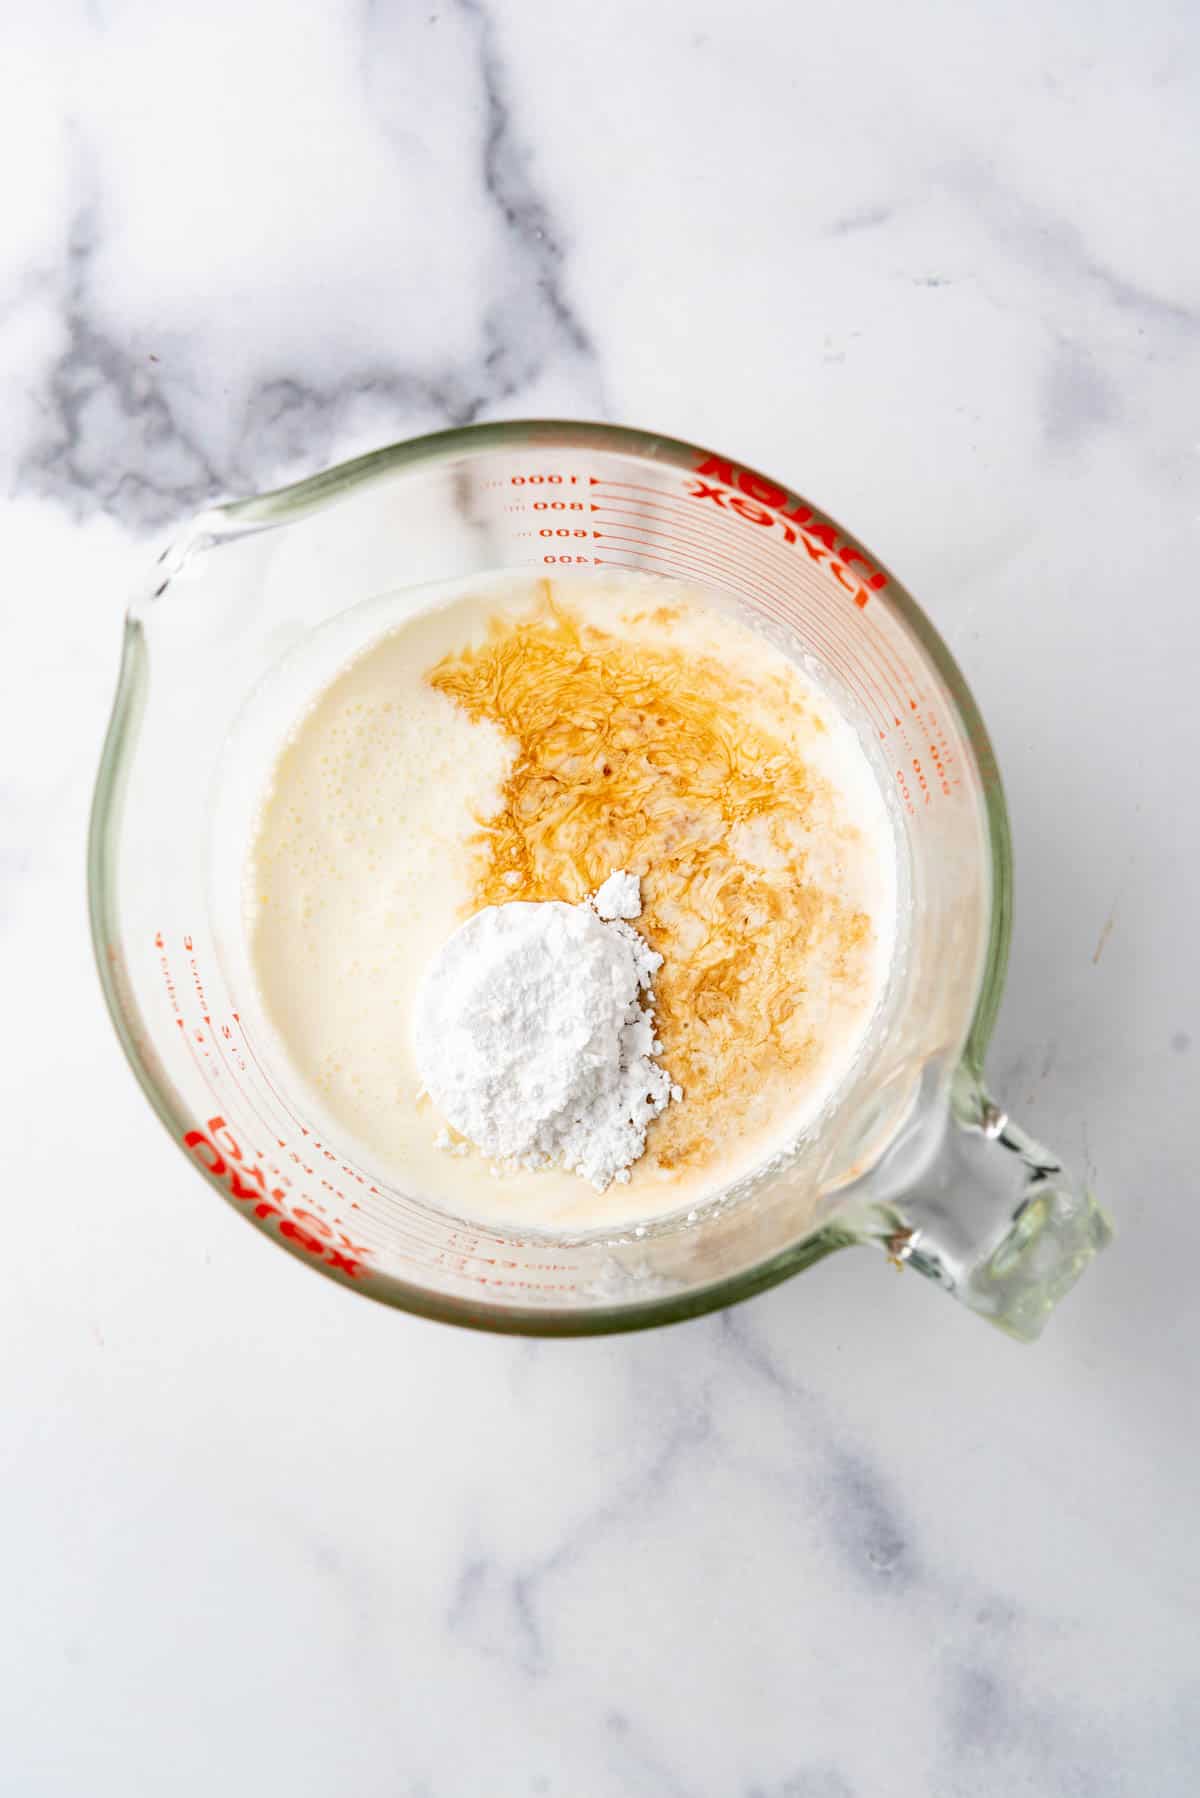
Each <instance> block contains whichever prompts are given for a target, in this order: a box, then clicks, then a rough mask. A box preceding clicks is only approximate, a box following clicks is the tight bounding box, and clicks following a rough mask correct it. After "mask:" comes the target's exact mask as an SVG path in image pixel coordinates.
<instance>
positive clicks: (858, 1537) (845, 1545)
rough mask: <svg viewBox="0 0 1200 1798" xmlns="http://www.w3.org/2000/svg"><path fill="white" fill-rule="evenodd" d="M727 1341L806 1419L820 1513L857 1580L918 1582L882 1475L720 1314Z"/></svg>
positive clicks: (891, 1584)
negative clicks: (819, 1476)
mask: <svg viewBox="0 0 1200 1798" xmlns="http://www.w3.org/2000/svg"><path fill="white" fill-rule="evenodd" d="M721 1322H722V1326H723V1329H724V1332H725V1335H726V1337H727V1339H728V1341H729V1342H730V1343H731V1344H732V1345H733V1346H734V1347H735V1348H736V1350H737V1352H738V1354H739V1355H740V1356H741V1358H742V1360H743V1362H744V1363H745V1365H746V1366H747V1367H748V1368H749V1369H751V1370H752V1371H753V1372H754V1373H755V1374H757V1375H758V1376H759V1377H760V1378H762V1379H764V1380H766V1381H767V1382H768V1383H769V1384H770V1385H772V1386H773V1387H774V1388H775V1390H776V1391H777V1392H779V1393H781V1394H782V1395H783V1396H784V1397H786V1399H787V1401H788V1403H789V1405H790V1406H792V1407H794V1408H795V1409H796V1415H797V1417H800V1418H802V1419H803V1428H804V1431H805V1434H806V1437H807V1438H808V1439H809V1440H810V1441H814V1442H816V1443H817V1444H818V1445H819V1448H820V1450H821V1460H820V1465H821V1468H822V1470H823V1475H824V1477H823V1481H822V1485H823V1491H822V1493H821V1498H822V1500H823V1502H822V1504H821V1506H820V1511H821V1513H823V1515H824V1517H825V1521H826V1527H827V1529H828V1532H829V1534H830V1537H831V1539H832V1541H833V1543H834V1544H835V1546H836V1547H837V1549H838V1551H839V1553H840V1555H841V1558H842V1560H843V1561H844V1562H845V1563H846V1565H847V1566H848V1567H849V1568H850V1569H851V1571H852V1572H854V1573H855V1574H856V1575H857V1576H859V1577H860V1578H861V1577H867V1578H869V1579H870V1580H871V1581H872V1582H874V1583H878V1582H879V1581H880V1580H883V1581H885V1582H886V1584H887V1587H888V1589H889V1590H891V1591H894V1592H897V1593H900V1592H904V1591H907V1590H908V1589H909V1588H910V1587H911V1586H912V1585H913V1584H914V1583H915V1582H916V1581H917V1580H918V1578H919V1577H920V1571H919V1565H918V1560H917V1556H916V1553H915V1550H914V1549H913V1547H912V1543H911V1531H910V1530H909V1529H908V1527H907V1525H906V1524H905V1522H904V1521H903V1520H902V1517H901V1512H900V1507H899V1504H898V1503H897V1501H896V1499H895V1498H894V1497H893V1495H892V1494H891V1493H890V1492H889V1491H888V1489H887V1485H886V1482H885V1481H884V1480H883V1478H882V1477H881V1475H880V1474H879V1472H878V1470H877V1469H876V1468H874V1467H872V1466H871V1464H870V1463H869V1462H868V1461H867V1459H866V1458H865V1457H864V1456H863V1455H862V1454H861V1453H859V1452H858V1451H857V1450H855V1449H851V1448H847V1447H846V1446H845V1445H844V1444H843V1443H841V1442H840V1441H838V1439H837V1438H836V1436H835V1433H834V1431H833V1429H832V1428H831V1427H830V1425H829V1423H828V1421H827V1419H826V1418H825V1417H824V1415H823V1412H822V1410H821V1408H820V1407H819V1405H818V1404H817V1401H816V1399H815V1398H814V1397H813V1395H812V1394H811V1393H809V1392H806V1391H805V1390H804V1388H803V1387H801V1386H799V1385H798V1384H797V1383H796V1382H795V1381H793V1380H792V1379H790V1378H789V1377H788V1375H787V1374H786V1373H784V1371H783V1370H782V1369H781V1368H780V1367H779V1366H778V1365H777V1364H776V1362H775V1360H774V1358H773V1357H772V1356H771V1355H770V1354H769V1353H768V1352H767V1351H766V1349H764V1348H763V1347H762V1345H761V1343H760V1342H759V1341H758V1340H757V1338H756V1337H755V1336H754V1334H753V1333H752V1331H751V1330H750V1329H749V1327H748V1326H747V1325H746V1324H745V1322H744V1321H743V1319H742V1318H741V1317H740V1316H739V1315H738V1314H736V1313H734V1312H725V1313H723V1314H722V1319H721Z"/></svg>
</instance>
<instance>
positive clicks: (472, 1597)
mask: <svg viewBox="0 0 1200 1798" xmlns="http://www.w3.org/2000/svg"><path fill="white" fill-rule="evenodd" d="M710 1431H711V1420H710V1416H709V1410H708V1405H707V1401H706V1400H705V1401H704V1402H703V1403H702V1404H701V1405H700V1407H699V1408H698V1409H697V1410H695V1411H694V1412H693V1414H692V1415H691V1416H688V1417H685V1418H683V1419H682V1420H681V1421H680V1423H679V1424H678V1426H677V1427H676V1428H675V1429H674V1430H672V1431H671V1432H670V1433H669V1434H667V1435H666V1436H665V1437H664V1438H663V1440H662V1441H661V1442H660V1443H659V1445H658V1448H657V1450H656V1452H655V1455H654V1457H653V1459H652V1460H651V1462H650V1464H649V1466H648V1467H647V1468H645V1469H644V1470H643V1471H642V1472H641V1473H640V1474H639V1475H637V1476H636V1477H635V1478H633V1479H632V1480H630V1481H628V1482H626V1483H625V1484H624V1485H623V1486H622V1487H621V1489H620V1490H619V1491H618V1493H617V1494H616V1495H615V1496H614V1497H613V1498H611V1499H609V1500H608V1501H607V1502H605V1503H603V1504H600V1505H598V1506H596V1507H595V1508H594V1509H592V1510H590V1511H587V1512H585V1513H584V1514H583V1515H582V1516H581V1517H580V1518H579V1520H578V1521H577V1522H576V1523H575V1524H574V1526H573V1527H572V1528H571V1529H570V1531H569V1532H568V1533H567V1534H566V1535H565V1536H564V1537H563V1539H562V1541H560V1542H559V1544H558V1545H557V1547H555V1548H553V1549H552V1550H551V1551H550V1552H549V1553H548V1554H545V1555H542V1556H540V1557H539V1558H538V1559H536V1560H534V1561H533V1562H531V1563H530V1564H528V1565H526V1566H524V1567H521V1568H518V1569H517V1570H516V1571H512V1570H508V1569H505V1568H503V1567H501V1566H500V1565H498V1564H497V1562H496V1561H494V1560H492V1559H489V1558H486V1557H481V1556H473V1557H472V1558H470V1559H469V1560H468V1561H467V1563H466V1565H465V1566H464V1569H463V1571H462V1573H461V1574H460V1576H459V1578H458V1581H457V1583H456V1586H455V1589H454V1593H453V1596H452V1598H451V1602H450V1606H449V1609H448V1612H447V1618H446V1621H447V1627H448V1628H450V1629H452V1630H456V1631H458V1632H460V1633H463V1634H466V1635H468V1636H469V1637H470V1639H471V1640H472V1642H473V1645H474V1646H475V1647H476V1649H477V1650H479V1651H481V1652H483V1653H485V1654H486V1655H488V1656H489V1658H494V1659H499V1660H504V1661H507V1662H509V1663H511V1664H514V1665H516V1666H517V1667H518V1668H519V1669H520V1670H521V1671H522V1672H523V1673H525V1674H526V1675H528V1676H529V1677H537V1676H540V1675H541V1674H543V1673H545V1672H546V1671H547V1670H548V1668H549V1667H550V1665H551V1662H552V1656H551V1655H550V1653H549V1652H548V1648H547V1643H546V1640H545V1633H544V1628H543V1623H542V1616H541V1605H542V1594H543V1589H544V1587H545V1586H546V1584H547V1583H548V1582H550V1581H552V1580H553V1579H555V1578H556V1577H557V1576H558V1575H560V1574H562V1573H564V1572H566V1571H567V1570H568V1569H569V1568H570V1567H571V1566H572V1564H573V1563H575V1562H576V1561H578V1559H579V1558H580V1557H581V1556H582V1555H584V1554H585V1553H586V1552H587V1551H588V1550H589V1549H590V1548H591V1547H593V1546H595V1545H598V1544H600V1543H602V1542H604V1541H606V1540H608V1539H609V1538H610V1537H611V1536H612V1535H613V1534H614V1533H617V1532H619V1531H620V1528H621V1526H622V1524H623V1523H624V1522H625V1521H626V1519H628V1518H630V1517H632V1516H635V1515H637V1514H639V1513H640V1512H641V1511H643V1510H644V1509H645V1508H646V1507H647V1506H648V1505H649V1504H651V1503H653V1501H654V1500H655V1498H656V1497H658V1496H659V1495H660V1494H661V1493H662V1492H663V1491H664V1490H665V1489H666V1487H667V1486H668V1485H669V1484H671V1483H672V1482H673V1481H674V1480H675V1479H676V1478H677V1477H679V1476H680V1474H681V1470H682V1466H683V1463H684V1461H685V1460H686V1459H687V1458H688V1456H689V1455H690V1454H691V1453H692V1451H694V1450H695V1449H696V1448H698V1447H699V1446H700V1445H701V1444H702V1443H703V1442H705V1441H706V1440H707V1438H708V1436H709V1434H710Z"/></svg>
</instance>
